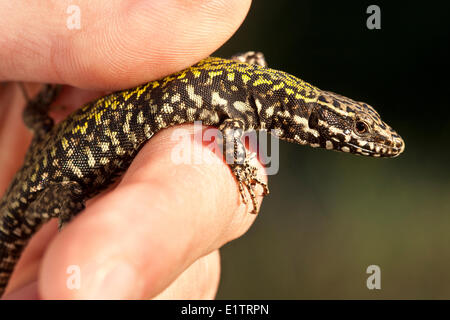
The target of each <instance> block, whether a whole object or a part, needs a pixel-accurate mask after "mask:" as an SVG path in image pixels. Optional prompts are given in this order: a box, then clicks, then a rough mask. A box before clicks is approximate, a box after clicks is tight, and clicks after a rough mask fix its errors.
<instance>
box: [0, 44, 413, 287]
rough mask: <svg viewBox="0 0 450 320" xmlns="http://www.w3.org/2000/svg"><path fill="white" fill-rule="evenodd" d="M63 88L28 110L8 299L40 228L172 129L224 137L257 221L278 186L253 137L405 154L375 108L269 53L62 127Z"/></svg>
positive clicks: (10, 203)
mask: <svg viewBox="0 0 450 320" xmlns="http://www.w3.org/2000/svg"><path fill="white" fill-rule="evenodd" d="M60 88H61V86H60V85H51V84H47V85H45V87H44V89H43V90H42V91H41V92H40V93H38V94H37V95H36V96H35V97H34V98H33V99H29V101H28V103H27V105H26V107H25V109H24V112H23V120H24V122H25V124H26V126H27V127H28V128H29V129H30V130H31V131H32V132H33V138H32V141H31V144H30V147H29V149H28V151H27V153H26V155H25V159H24V163H23V166H22V167H21V169H19V171H18V172H17V173H16V175H15V177H14V178H13V180H12V182H11V184H10V186H9V188H8V189H7V190H6V192H5V194H4V196H3V198H2V200H1V201H0V295H2V293H3V292H4V290H5V287H6V285H7V283H8V280H9V278H10V275H11V273H12V271H13V269H14V266H15V265H16V263H17V261H18V259H19V257H20V255H21V252H22V250H23V248H24V247H25V246H26V244H27V242H28V240H29V239H30V238H31V237H32V235H33V234H35V233H36V232H37V230H38V229H39V227H40V226H42V225H43V224H44V223H46V222H47V221H48V220H50V219H52V218H58V219H59V225H60V227H62V226H64V225H65V224H66V223H68V222H69V221H70V220H71V219H72V218H73V217H74V216H76V215H77V214H78V213H79V212H80V211H82V210H83V209H84V207H85V201H86V200H87V199H89V198H92V197H93V196H95V195H96V194H98V193H100V192H101V191H102V190H104V189H106V188H107V187H108V186H109V185H111V183H113V182H114V181H115V179H116V178H118V177H120V175H121V174H123V173H124V172H125V170H126V169H127V168H128V166H129V165H130V163H131V161H132V160H133V158H134V157H135V155H136V154H137V152H138V151H139V150H140V148H141V147H142V146H143V145H144V143H145V142H146V141H147V140H149V139H151V138H152V136H153V135H154V134H155V133H157V132H158V131H160V130H163V129H164V128H167V127H170V126H174V125H177V124H183V123H192V122H194V121H201V122H202V124H203V125H206V126H212V127H215V128H217V129H218V130H220V133H221V134H222V139H223V141H222V142H223V146H224V147H223V151H224V153H225V154H226V155H227V156H231V157H232V159H234V161H233V163H230V164H228V165H229V167H230V170H231V171H232V173H233V174H234V176H235V178H236V182H237V187H238V189H237V190H238V191H239V193H240V196H241V200H242V201H243V202H244V203H247V201H248V197H249V196H250V198H251V201H252V205H253V211H252V212H253V213H256V210H257V209H256V208H257V200H256V196H255V188H256V186H257V185H260V186H261V187H262V189H263V195H265V194H267V193H268V188H267V185H266V184H265V183H264V182H263V181H261V180H260V179H259V178H258V175H257V170H256V168H255V167H253V166H251V165H250V162H249V158H250V155H249V154H248V153H247V151H246V148H245V146H244V144H243V141H242V140H241V138H242V136H243V134H244V133H245V132H248V131H250V130H265V131H268V132H271V133H273V134H275V135H276V136H278V137H279V138H280V139H282V140H286V141H289V142H293V143H296V144H300V145H309V146H311V147H314V148H316V147H322V148H326V149H329V150H337V151H342V152H347V153H351V154H358V155H364V156H372V157H396V156H398V155H399V154H400V153H402V152H403V150H404V148H405V144H404V142H403V140H402V138H401V137H400V136H399V135H398V134H397V133H396V132H395V131H394V130H393V129H392V128H391V127H390V126H389V125H387V124H386V123H385V122H383V120H382V119H381V118H380V115H379V114H378V113H377V111H375V109H374V108H373V107H371V106H370V105H368V104H366V103H364V102H358V101H354V100H352V99H350V98H346V97H344V96H341V95H339V94H336V93H332V92H330V91H324V90H321V89H319V88H317V87H315V86H313V85H311V84H309V83H307V82H305V81H303V80H301V79H299V78H297V77H295V76H293V75H290V74H288V73H286V72H283V71H278V70H274V69H271V68H269V67H267V64H266V61H265V58H264V56H263V54H262V53H260V52H253V51H250V52H247V53H241V54H237V55H235V56H233V57H232V58H231V59H223V58H217V57H208V58H205V59H203V60H201V61H200V62H198V63H197V64H195V65H193V66H191V67H189V68H187V69H185V70H182V71H179V72H177V73H174V74H171V75H168V76H166V77H164V78H162V79H159V80H156V81H151V82H148V83H145V84H142V85H140V86H137V87H135V88H132V89H127V90H122V91H117V92H113V93H111V94H109V95H106V96H104V97H101V98H98V99H97V100H94V101H92V102H90V103H87V104H85V105H84V106H82V107H81V108H79V109H77V110H76V111H74V112H73V113H72V114H71V115H69V116H68V117H67V118H66V119H65V120H63V121H61V122H59V123H58V124H54V121H53V119H52V118H51V117H50V116H49V112H48V111H49V106H50V104H51V103H52V101H54V99H55V98H56V97H57V96H58V94H59V91H60Z"/></svg>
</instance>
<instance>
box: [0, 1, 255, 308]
mask: <svg viewBox="0 0 450 320" xmlns="http://www.w3.org/2000/svg"><path fill="white" fill-rule="evenodd" d="M129 3H130V2H125V1H123V2H121V1H116V2H111V1H108V2H107V4H108V5H107V4H106V1H97V2H95V8H93V7H92V4H90V6H89V7H87V6H85V8H86V9H83V8H84V7H83V3H81V4H80V7H81V13H82V27H81V30H79V31H76V32H72V31H71V30H67V29H65V23H63V22H61V21H60V23H61V26H59V25H53V24H52V23H55V24H57V23H58V21H57V20H58V19H54V15H55V14H56V15H58V14H60V15H61V19H62V20H64V19H65V17H66V15H65V14H64V12H65V8H64V7H59V8H57V7H58V6H61V5H63V4H62V3H61V4H60V3H59V2H55V3H54V5H55V6H56V8H50V7H43V6H41V5H38V4H34V3H33V2H31V3H30V2H28V3H27V5H28V6H29V7H27V8H17V7H16V6H17V5H14V4H12V3H10V2H2V3H0V12H7V13H8V16H7V17H6V16H5V17H2V18H1V19H0V23H1V24H4V27H3V26H2V27H1V28H0V30H1V31H0V33H3V32H4V33H5V34H4V35H1V36H0V38H1V39H3V46H2V47H3V48H2V51H1V52H0V60H1V61H3V63H2V64H1V65H0V80H1V81H5V80H7V81H8V80H19V81H36V82H53V83H64V84H69V85H73V86H76V87H81V88H90V89H93V88H97V89H118V88H125V87H132V86H134V85H137V84H139V83H142V82H145V81H149V80H153V79H157V78H160V77H161V76H163V75H165V74H169V73H172V72H174V71H177V70H179V69H182V68H184V67H187V66H189V65H191V64H193V63H195V62H196V61H198V60H199V59H201V58H203V57H205V56H207V55H209V54H210V53H211V52H212V51H213V50H215V49H216V48H217V47H219V46H220V45H221V44H222V43H223V42H224V41H225V40H226V39H227V38H228V37H229V36H231V34H232V33H233V32H234V31H235V29H236V28H237V27H238V25H239V24H240V23H241V22H242V20H243V18H244V16H245V14H246V12H247V10H248V6H249V1H242V0H235V1H231V0H227V1H213V0H211V1H206V2H198V3H189V4H181V2H180V1H173V2H171V1H169V2H167V1H166V2H164V6H163V7H161V6H160V4H159V3H158V2H157V1H134V2H132V4H129ZM125 4H126V5H125ZM33 6H36V7H33ZM2 7H3V8H2ZM102 9H103V11H102ZM85 11H86V12H85ZM55 12H57V13H55ZM98 12H107V14H106V15H105V17H104V18H103V17H102V18H103V19H98V18H99V15H98ZM31 17H33V19H32V18H31ZM24 19H27V20H26V22H24V21H25V20H24ZM168 19H169V20H170V21H169V20H168ZM55 21H56V22H55ZM168 21H169V22H168ZM44 22H45V23H44ZM17 30H20V32H21V34H22V36H21V37H20V38H17V34H16V32H17ZM87 35H89V36H87ZM17 39H19V40H20V41H18V40H17ZM105 52H106V54H105ZM11 86H12V84H10V85H9V87H4V88H0V90H1V91H0V105H1V108H2V111H1V114H0V148H1V150H4V152H2V153H1V154H0V165H1V166H2V176H0V188H1V189H2V190H5V189H6V188H7V186H8V184H9V182H10V181H11V178H12V176H13V175H14V173H15V171H16V170H17V169H18V168H19V167H20V165H21V163H22V161H23V156H24V153H25V152H26V149H27V146H28V143H29V141H30V138H31V137H30V134H29V132H28V131H27V129H26V128H25V127H24V125H23V122H22V119H21V111H22V108H21V106H23V105H24V100H23V97H22V96H21V93H20V91H19V90H18V88H17V87H16V89H12V88H11ZM30 89H32V88H30ZM36 89H37V88H34V90H36ZM98 95H101V94H100V93H99V92H93V91H90V92H87V91H84V90H80V89H73V88H72V89H68V88H66V89H65V90H64V92H63V93H62V95H61V97H60V98H59V99H58V100H57V104H59V105H64V106H67V107H68V109H69V111H70V110H73V109H74V108H76V107H78V106H80V105H81V104H82V103H83V102H87V101H88V100H90V99H91V98H93V97H95V96H98ZM66 113H67V112H65V111H61V110H59V111H55V112H53V115H54V117H55V119H56V120H58V119H61V118H62V117H64V114H66ZM184 127H185V128H186V129H187V130H188V131H189V130H190V131H192V127H191V126H188V125H186V126H184ZM173 130H175V129H166V130H163V131H161V132H160V133H158V134H157V135H155V136H154V137H153V138H152V139H151V140H150V141H149V142H148V143H146V145H145V146H144V148H143V149H142V150H141V151H140V152H139V154H138V155H137V157H136V158H135V159H134V161H133V163H132V165H131V166H130V168H129V169H128V171H127V172H126V174H125V175H124V177H123V179H122V180H121V181H120V182H119V183H118V184H116V185H115V186H113V187H111V188H110V189H108V191H106V192H104V193H102V194H101V195H100V196H98V197H95V198H94V199H92V200H90V201H88V203H87V207H86V210H84V211H83V212H82V213H81V214H80V215H79V216H77V217H76V218H75V219H74V220H73V221H72V222H71V223H70V224H69V225H68V226H67V227H66V228H65V229H64V230H63V231H62V232H61V233H58V232H57V231H56V222H55V221H51V222H50V223H48V224H46V225H45V226H44V227H43V228H42V229H41V230H40V231H39V232H38V233H37V234H36V235H35V236H34V237H33V238H32V239H31V241H30V243H29V245H28V247H27V248H26V249H25V251H24V253H23V255H22V257H21V259H20V261H19V263H18V265H17V267H16V269H15V271H14V273H13V276H12V278H11V280H10V283H9V285H8V288H7V291H6V293H5V298H16V299H33V298H44V299H46V298H51V299H70V298H81V299H85V298H96V299H102V298H115V299H126V298H129V299H142V298H163V299H164V298H170V299H172V298H173V299H197V298H207V299H208V298H213V297H214V296H215V293H216V291H217V286H218V281H219V273H220V264H219V255H218V248H220V247H221V246H222V245H223V244H224V243H226V242H228V241H230V240H232V239H235V238H237V237H239V236H240V235H242V234H243V233H244V232H245V231H246V230H247V229H248V228H249V227H250V225H251V223H252V222H253V220H254V218H255V216H254V215H250V214H248V211H250V210H251V209H252V208H251V206H248V207H245V206H243V205H240V196H239V193H238V191H237V190H238V189H237V185H236V181H235V179H234V177H233V175H232V173H231V172H230V170H229V168H228V166H227V165H226V164H224V163H222V162H214V163H212V164H189V165H177V164H174V163H173V161H172V160H171V153H172V148H173V146H174V145H175V144H179V143H180V141H179V140H177V141H173V139H171V137H172V133H173ZM186 134H188V135H189V134H190V133H186ZM183 141H184V142H183V143H185V144H186V145H184V146H183V148H193V146H192V145H193V144H194V143H196V142H194V141H192V140H191V139H188V140H186V139H183ZM197 149H198V148H197ZM203 152H205V149H204V150H203ZM255 165H257V166H259V168H260V169H261V166H260V165H259V163H255ZM71 265H77V266H79V267H80V271H81V287H80V288H79V289H78V290H70V289H68V288H67V286H66V283H67V278H68V277H69V275H68V274H67V273H66V270H67V268H68V266H71Z"/></svg>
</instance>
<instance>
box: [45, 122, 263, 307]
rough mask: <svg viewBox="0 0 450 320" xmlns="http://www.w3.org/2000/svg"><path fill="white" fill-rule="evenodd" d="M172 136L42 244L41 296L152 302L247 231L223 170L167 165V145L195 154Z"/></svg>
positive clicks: (159, 140) (215, 165)
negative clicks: (75, 279)
mask: <svg viewBox="0 0 450 320" xmlns="http://www.w3.org/2000/svg"><path fill="white" fill-rule="evenodd" d="M184 128H192V126H189V125H185V126H184ZM174 130H176V129H174V128H171V129H166V130H163V131H161V132H160V133H158V134H157V135H156V136H155V137H153V138H152V139H151V140H150V141H149V142H148V143H147V144H146V145H145V146H144V148H143V149H142V150H141V151H140V152H139V154H138V156H137V157H136V158H135V159H134V161H133V163H132V165H131V167H130V168H129V170H128V171H127V173H126V174H125V176H124V179H123V180H122V181H121V183H120V184H119V185H118V186H117V188H115V189H114V190H112V191H111V192H109V193H108V194H106V195H104V196H102V197H100V198H99V199H97V200H96V201H94V202H93V203H91V205H88V206H87V208H86V210H85V211H84V212H83V213H81V214H80V216H78V217H77V218H75V220H74V221H73V222H72V223H70V224H69V225H68V226H67V228H66V229H65V230H63V232H62V233H60V234H59V235H58V236H57V237H56V238H55V239H54V241H53V242H52V243H51V244H50V246H49V248H48V251H47V254H46V255H45V257H44V260H43V264H42V269H41V277H40V283H39V284H40V293H41V296H42V297H43V298H58V299H61V298H63V299H64V298H81V299H86V298H95V299H99V298H100V299H102V298H114V299H126V298H128V299H130V298H131V299H138V298H149V297H154V296H155V295H157V294H158V293H160V292H161V291H162V290H163V289H164V288H166V287H167V286H168V285H169V284H170V283H171V282H172V281H173V280H174V279H176V277H177V276H178V275H179V274H180V273H181V272H183V270H185V269H186V268H187V267H188V266H189V265H190V264H192V263H193V262H194V261H195V260H197V259H198V258H200V257H202V256H204V255H206V254H208V253H210V252H212V251H214V250H215V249H217V248H219V247H221V246H222V245H223V244H225V243H226V242H228V241H230V240H232V239H234V238H236V237H239V236H240V235H242V234H243V233H244V232H245V231H246V230H247V229H248V228H249V227H250V225H251V223H252V222H253V221H254V219H255V215H252V214H249V213H248V212H249V211H250V210H251V209H252V207H251V205H249V206H245V205H242V204H241V199H240V195H239V193H238V187H237V183H236V180H235V178H234V176H233V174H232V173H231V171H230V169H229V168H228V166H227V165H226V164H225V163H224V162H223V161H213V162H210V163H206V162H201V163H196V161H195V154H194V153H192V158H191V159H192V161H191V163H175V162H174V161H173V150H174V147H175V146H176V145H177V146H179V147H180V148H181V149H183V150H189V149H190V150H195V141H192V139H182V140H181V141H174V140H173V139H172V134H173V132H174ZM186 134H187V135H190V134H191V133H190V132H186ZM180 143H181V145H179V144H180ZM196 150H199V149H198V146H197V149H196ZM200 152H210V150H209V149H207V148H206V147H203V149H201V151H200ZM256 162H257V161H256V160H255V163H254V164H255V165H258V164H257V163H256ZM258 166H259V169H260V170H259V171H260V172H262V167H261V166H260V165H258ZM259 191H261V190H259ZM259 199H261V198H259ZM70 265H76V266H78V268H79V270H80V276H81V287H80V289H79V290H69V289H68V288H67V287H66V282H67V277H68V274H67V273H66V270H67V267H68V266H70Z"/></svg>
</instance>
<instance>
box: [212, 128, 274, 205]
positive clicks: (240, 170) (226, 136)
mask: <svg viewBox="0 0 450 320" xmlns="http://www.w3.org/2000/svg"><path fill="white" fill-rule="evenodd" d="M243 128H244V123H243V122H242V121H241V120H234V119H226V120H225V121H224V122H223V123H222V124H221V125H220V127H219V130H220V131H221V133H222V137H223V139H222V144H223V149H224V150H225V158H226V162H227V164H228V165H229V166H230V169H231V171H232V172H233V174H234V176H235V177H236V180H237V182H238V186H239V193H240V195H241V198H242V201H243V202H244V203H245V204H247V203H248V200H247V194H246V191H248V193H249V194H250V198H251V201H252V205H253V209H252V211H251V213H257V210H258V209H257V208H258V202H257V199H256V194H255V188H256V185H258V184H259V185H261V186H262V188H263V196H265V195H267V194H269V189H268V187H267V184H266V183H265V182H264V181H262V180H261V179H259V177H258V169H257V168H256V167H255V166H252V165H251V164H250V160H251V159H252V158H253V156H254V154H250V155H247V151H246V149H245V146H244V143H243V142H242V136H243V134H244V130H243Z"/></svg>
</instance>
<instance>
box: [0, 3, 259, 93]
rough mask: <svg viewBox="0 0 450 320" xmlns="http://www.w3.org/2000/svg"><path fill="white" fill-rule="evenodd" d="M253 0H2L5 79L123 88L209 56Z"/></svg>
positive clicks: (0, 72) (0, 77) (0, 67)
mask: <svg viewBox="0 0 450 320" xmlns="http://www.w3.org/2000/svg"><path fill="white" fill-rule="evenodd" d="M250 1H251V0H208V1H187V2H186V1H177V0H167V1H156V0H135V1H125V0H115V1H111V0H108V1H107V0H98V1H89V0H80V1H77V5H70V4H67V2H65V1H48V2H44V3H45V5H43V4H44V3H43V2H40V1H26V2H17V1H2V2H0V44H1V48H2V50H0V61H2V63H1V64H0V81H5V80H19V81H33V82H51V83H65V84H70V85H73V86H77V87H81V88H97V89H118V88H124V87H131V86H134V85H137V84H140V83H143V82H146V81H149V80H153V79H156V78H160V77H162V76H164V75H167V74H170V73H173V72H175V71H178V70H180V69H182V68H185V67H187V66H189V65H192V64H193V63H195V62H197V61H198V60H200V59H202V58H204V57H206V56H208V55H209V54H211V53H212V52H213V51H214V50H216V49H217V48H218V47H219V46H220V45H222V44H223V43H224V42H225V41H226V40H227V39H228V38H229V37H230V36H231V35H232V34H233V33H234V32H235V31H236V29H237V28H238V27H239V25H240V24H241V23H242V21H243V19H244V17H245V15H246V13H247V11H248V9H249V6H250Z"/></svg>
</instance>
